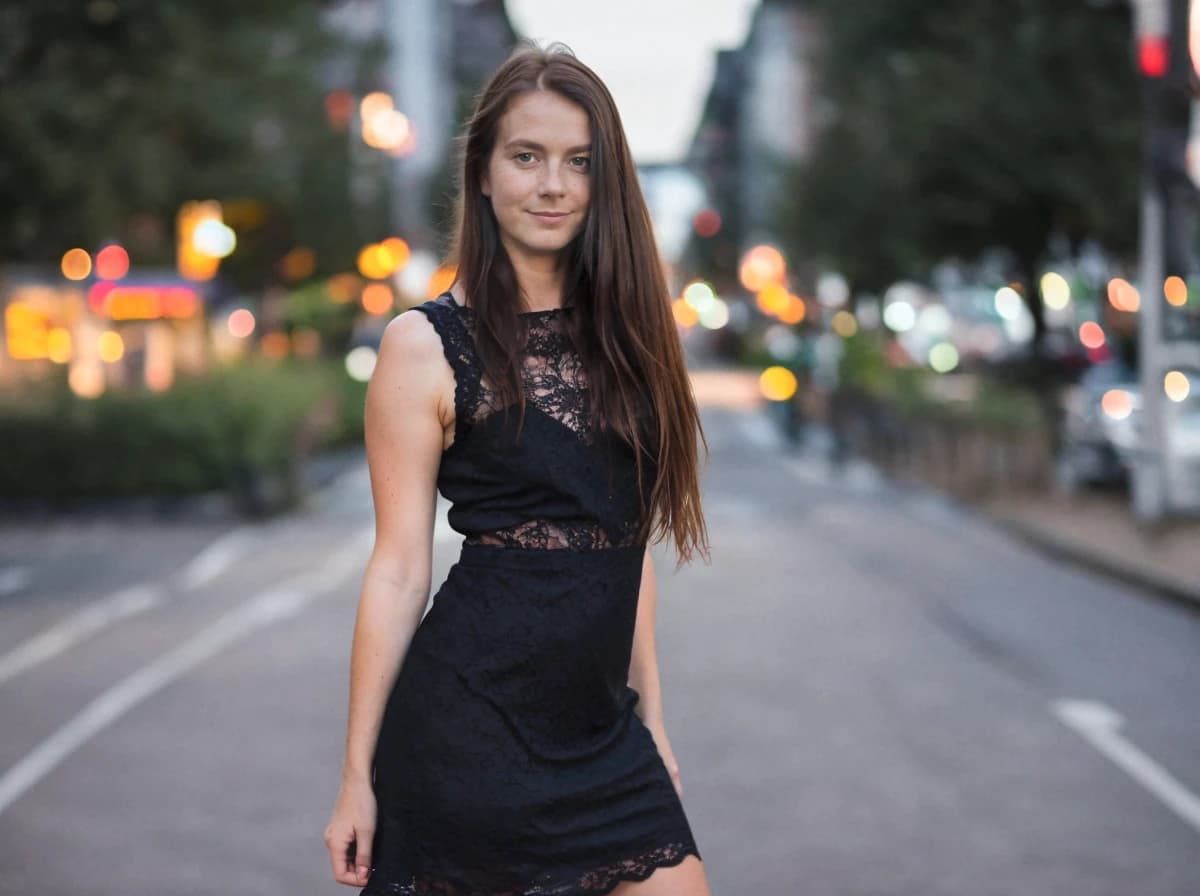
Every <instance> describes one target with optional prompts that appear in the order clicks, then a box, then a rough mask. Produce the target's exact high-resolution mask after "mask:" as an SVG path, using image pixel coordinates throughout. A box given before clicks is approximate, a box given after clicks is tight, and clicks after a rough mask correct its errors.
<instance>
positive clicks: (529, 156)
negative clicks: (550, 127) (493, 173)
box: [513, 152, 533, 162]
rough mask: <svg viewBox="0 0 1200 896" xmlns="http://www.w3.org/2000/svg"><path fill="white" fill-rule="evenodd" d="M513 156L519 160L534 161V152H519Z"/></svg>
mask: <svg viewBox="0 0 1200 896" xmlns="http://www.w3.org/2000/svg"><path fill="white" fill-rule="evenodd" d="M513 158H515V159H516V160H517V161H518V162H532V161H533V153H531V152H519V153H517V154H516V155H515V156H513Z"/></svg>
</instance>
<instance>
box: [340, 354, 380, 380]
mask: <svg viewBox="0 0 1200 896" xmlns="http://www.w3.org/2000/svg"><path fill="white" fill-rule="evenodd" d="M377 358H378V356H377V355H376V352H375V349H373V348H371V347H370V346H369V345H360V346H358V347H357V348H352V349H350V351H348V352H346V373H348V374H350V377H351V379H355V380H358V382H360V383H365V382H366V381H367V380H369V379H370V378H371V374H372V373H374V372H375V361H376V360H377Z"/></svg>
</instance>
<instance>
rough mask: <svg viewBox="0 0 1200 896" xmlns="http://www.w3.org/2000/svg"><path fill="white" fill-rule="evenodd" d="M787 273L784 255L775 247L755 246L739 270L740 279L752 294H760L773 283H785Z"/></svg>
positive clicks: (747, 254) (745, 257)
mask: <svg viewBox="0 0 1200 896" xmlns="http://www.w3.org/2000/svg"><path fill="white" fill-rule="evenodd" d="M786 273H787V265H786V263H785V262H784V260H783V255H782V254H781V253H780V251H779V250H778V249H776V248H775V247H774V246H755V247H754V248H752V249H750V250H749V251H747V252H746V254H745V256H743V258H742V263H741V265H740V267H739V268H738V278H739V279H740V280H741V283H742V286H744V287H746V289H747V290H748V291H750V292H758V291H759V290H761V289H763V288H765V287H767V286H769V285H770V284H772V283H780V284H781V283H783V279H784V275H785V274H786Z"/></svg>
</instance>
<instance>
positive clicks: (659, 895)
mask: <svg viewBox="0 0 1200 896" xmlns="http://www.w3.org/2000/svg"><path fill="white" fill-rule="evenodd" d="M609 896H712V894H711V893H710V892H709V889H708V878H707V877H706V876H705V874H704V863H703V862H701V861H700V860H699V859H698V858H696V856H688V857H687V858H686V859H684V860H683V861H682V862H680V863H679V864H678V865H672V866H671V867H669V868H659V869H657V870H656V871H655V872H654V873H653V874H651V875H650V876H649V877H648V878H646V879H645V880H642V881H627V882H625V883H623V884H620V885H618V886H617V888H616V889H615V890H613V891H612V893H611V894H609Z"/></svg>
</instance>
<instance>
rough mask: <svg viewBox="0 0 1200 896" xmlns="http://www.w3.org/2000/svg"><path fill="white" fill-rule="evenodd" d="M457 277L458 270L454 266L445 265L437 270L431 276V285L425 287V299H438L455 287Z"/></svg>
mask: <svg viewBox="0 0 1200 896" xmlns="http://www.w3.org/2000/svg"><path fill="white" fill-rule="evenodd" d="M457 276H458V268H456V267H454V265H449V264H444V265H440V266H439V267H437V268H435V269H434V272H433V273H432V274H430V275H429V283H428V284H426V286H425V297H426V298H428V299H436V298H437V297H438V296H440V295H441V294H442V293H444V292H446V290H448V289H449V288H450V287H451V286H453V285H454V278H455V277H457Z"/></svg>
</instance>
